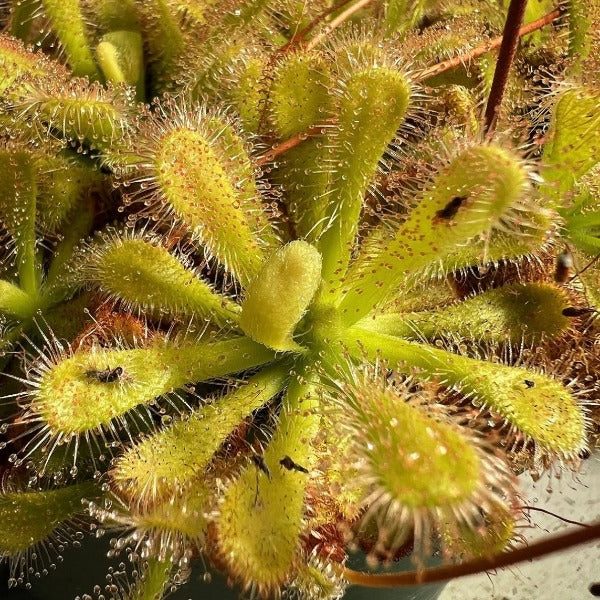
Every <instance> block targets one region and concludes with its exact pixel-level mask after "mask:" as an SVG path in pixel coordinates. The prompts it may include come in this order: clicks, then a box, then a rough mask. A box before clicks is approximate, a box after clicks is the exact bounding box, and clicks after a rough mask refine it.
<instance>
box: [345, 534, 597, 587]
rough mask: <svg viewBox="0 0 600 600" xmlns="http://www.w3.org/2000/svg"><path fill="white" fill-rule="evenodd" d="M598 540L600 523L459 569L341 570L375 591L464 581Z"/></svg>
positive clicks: (476, 560)
mask: <svg viewBox="0 0 600 600" xmlns="http://www.w3.org/2000/svg"><path fill="white" fill-rule="evenodd" d="M598 538H600V523H593V524H591V525H589V526H587V527H582V528H580V529H576V530H574V531H568V532H566V533H563V534H561V535H557V536H553V537H549V538H546V539H543V540H540V541H538V542H535V543H533V544H530V545H528V546H522V547H520V548H516V549H515V550H511V551H510V552H504V553H502V554H496V555H495V556H489V557H484V558H477V559H475V560H472V561H468V562H464V563H461V564H459V565H447V566H444V567H438V568H435V569H423V570H422V571H407V572H405V573H386V574H374V573H362V572H360V571H352V570H351V569H344V570H343V576H344V578H345V579H347V580H348V581H349V582H350V583H353V584H356V585H362V586H366V587H377V588H380V587H401V586H408V585H419V584H423V583H435V582H439V581H447V580H448V579H456V578H457V577H464V576H465V575H474V574H475V573H482V572H484V571H491V570H494V569H501V568H503V567H508V566H510V565H514V564H516V563H519V562H523V561H526V560H532V559H534V558H540V557H541V556H546V555H548V554H552V553H554V552H558V551H560V550H565V549H566V548H570V547H572V546H578V545H579V544H584V543H586V542H591V541H593V540H596V539H598Z"/></svg>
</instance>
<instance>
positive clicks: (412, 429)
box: [330, 365, 513, 554]
mask: <svg viewBox="0 0 600 600" xmlns="http://www.w3.org/2000/svg"><path fill="white" fill-rule="evenodd" d="M377 370H378V366H377V365H376V366H375V367H368V368H366V369H365V371H364V372H363V373H360V372H359V373H357V374H354V375H353V376H351V377H350V381H340V382H337V385H338V386H339V388H340V391H341V394H340V395H339V396H337V397H334V398H332V400H331V402H332V404H333V407H334V408H333V409H332V410H331V414H330V418H331V419H332V421H334V422H336V426H338V427H340V428H341V430H342V431H343V432H344V433H345V434H346V435H347V436H348V439H349V452H348V453H346V454H345V455H344V457H343V459H342V460H340V461H339V462H338V461H336V459H335V457H334V458H333V460H334V461H335V468H336V469H339V470H341V471H342V476H341V480H342V481H343V482H344V483H343V484H342V485H343V487H349V488H350V489H353V488H354V489H358V490H359V491H360V492H361V493H362V494H361V497H360V498H359V506H360V507H361V508H362V509H363V510H364V511H365V512H364V513H363V518H362V523H361V528H365V527H367V526H368V525H369V523H370V522H372V521H374V522H375V525H376V527H377V530H378V538H379V539H378V542H377V546H378V547H380V548H382V549H383V548H385V549H386V551H388V552H391V553H392V554H393V553H394V552H395V550H397V548H398V547H400V546H401V545H402V544H403V543H405V542H406V539H407V537H410V534H411V533H412V532H414V535H415V546H416V547H417V548H419V550H418V551H421V547H422V546H423V547H424V548H427V547H428V544H429V543H430V540H429V536H430V534H431V531H432V530H435V529H438V530H439V529H440V528H442V527H450V526H453V527H457V526H458V525H459V524H460V523H464V524H465V525H467V526H468V523H469V522H473V521H474V520H476V517H478V516H479V514H480V510H481V508H482V507H487V506H488V505H489V503H490V502H492V501H493V502H494V503H495V504H502V503H503V498H502V494H504V493H505V490H507V488H508V489H510V487H511V486H512V484H513V482H512V475H511V474H510V472H509V469H508V466H507V465H506V464H505V463H504V462H503V461H502V459H501V458H500V457H499V455H496V454H494V453H493V452H490V448H488V447H486V445H485V443H484V442H483V438H482V437H481V436H477V435H476V434H474V433H472V432H471V431H470V430H469V429H468V428H465V427H461V426H459V425H458V424H457V423H455V422H453V421H452V419H451V418H450V416H449V414H448V413H447V412H445V411H444V410H443V409H442V408H441V407H440V406H439V405H438V404H437V403H436V394H437V392H438V388H437V386H436V385H433V384H428V385H420V386H416V391H415V385H414V384H415V382H414V381H413V380H411V379H410V378H409V379H408V380H399V381H394V382H393V384H390V382H388V381H387V380H386V378H385V373H386V370H385V369H382V371H383V373H381V372H378V371H377Z"/></svg>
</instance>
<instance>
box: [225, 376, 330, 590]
mask: <svg viewBox="0 0 600 600" xmlns="http://www.w3.org/2000/svg"><path fill="white" fill-rule="evenodd" d="M302 369H304V368H303V367H302ZM295 376H296V377H298V380H294V379H292V381H291V382H290V385H289V386H288V390H287V393H286V396H285V398H284V400H283V405H282V409H281V413H280V416H279V423H278V428H277V431H276V432H275V434H274V436H273V438H272V440H271V441H270V442H269V444H268V446H267V448H266V449H265V451H264V453H263V454H262V462H261V464H262V465H263V466H264V468H265V470H262V469H258V468H257V466H256V465H255V464H251V465H250V466H248V467H247V468H245V469H244V470H243V471H242V472H241V474H240V475H239V476H238V477H237V478H235V479H234V480H233V481H231V482H230V484H229V485H228V486H227V488H226V489H225V492H224V495H223V498H222V500H221V502H220V505H219V514H218V516H217V519H216V536H217V545H218V552H219V558H220V560H221V561H223V563H224V565H225V566H226V568H227V571H228V573H229V574H230V575H231V576H232V577H233V578H234V580H235V581H238V582H240V584H241V585H242V587H243V588H244V589H254V590H257V591H258V592H259V593H260V594H262V595H267V594H269V593H272V592H277V591H278V590H280V589H281V587H282V586H283V585H285V584H286V583H288V582H290V581H291V580H292V579H293V578H294V576H295V575H296V573H297V570H298V568H301V565H302V563H303V559H302V558H301V556H302V555H301V547H300V534H301V533H302V529H303V525H304V512H305V501H304V499H305V493H306V486H307V484H308V481H309V478H310V474H306V473H304V472H301V471H297V470H288V469H285V468H284V467H283V466H282V465H281V460H282V458H284V457H285V456H289V457H291V458H292V460H293V461H294V462H295V463H297V464H299V465H302V467H304V468H305V469H306V470H307V471H309V472H310V470H311V468H313V466H314V465H315V462H316V452H315V449H314V447H313V446H312V443H311V442H312V440H313V438H314V437H315V435H316V434H317V432H318V429H319V424H320V420H321V417H320V414H319V413H318V411H317V407H318V405H319V398H318V391H317V389H316V386H315V383H316V379H315V378H316V377H317V375H316V374H315V373H310V372H304V371H302V373H301V374H300V375H297V374H296V375H295ZM265 471H266V472H265Z"/></svg>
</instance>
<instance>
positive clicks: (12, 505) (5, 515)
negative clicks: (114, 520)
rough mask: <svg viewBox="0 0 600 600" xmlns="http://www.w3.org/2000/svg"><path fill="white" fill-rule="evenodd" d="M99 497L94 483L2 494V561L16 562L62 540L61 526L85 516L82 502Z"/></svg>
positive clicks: (0, 530) (0, 523) (0, 546)
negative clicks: (36, 548) (54, 540)
mask: <svg viewBox="0 0 600 600" xmlns="http://www.w3.org/2000/svg"><path fill="white" fill-rule="evenodd" d="M99 495H100V492H99V490H98V488H97V486H96V485H95V484H94V483H91V482H87V483H79V484H75V485H71V486H68V487H63V488H56V489H41V490H25V491H4V492H2V493H0V558H5V557H12V558H15V559H16V558H18V557H19V556H21V555H23V554H25V553H26V552H27V550H29V549H30V548H33V547H34V546H35V545H36V544H40V543H43V542H44V541H45V540H49V539H52V537H53V535H57V534H58V537H59V538H60V530H61V525H62V524H64V523H65V521H69V520H70V519H72V518H73V517H74V516H76V515H78V514H83V512H84V507H83V505H82V500H83V499H84V498H86V499H94V498H97V497H99ZM67 531H68V530H67Z"/></svg>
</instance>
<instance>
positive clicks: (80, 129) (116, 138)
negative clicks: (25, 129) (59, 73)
mask: <svg viewBox="0 0 600 600" xmlns="http://www.w3.org/2000/svg"><path fill="white" fill-rule="evenodd" d="M14 104H15V106H14V111H15V114H16V115H17V117H16V120H17V124H21V123H22V124H24V123H32V124H33V126H34V131H35V132H36V134H37V136H38V137H39V139H40V140H44V141H45V140H47V139H48V131H53V132H55V133H56V134H57V136H58V137H61V138H64V139H65V140H67V141H69V142H70V143H72V144H86V145H87V146H88V147H89V148H90V149H91V150H106V151H109V150H110V152H111V153H113V152H116V151H117V149H118V148H119V147H122V146H126V145H127V139H128V134H129V118H130V116H131V112H132V110H133V107H134V102H133V90H131V89H130V88H123V87H120V86H119V87H114V86H113V85H112V84H109V85H107V86H102V85H100V83H98V82H92V83H89V82H88V81H87V79H82V78H73V79H70V80H68V81H56V80H53V79H50V78H37V79H35V80H31V81H30V82H29V84H28V85H27V87H26V89H25V90H24V91H23V92H22V93H21V94H20V95H19V97H17V98H16V99H15V103H14Z"/></svg>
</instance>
